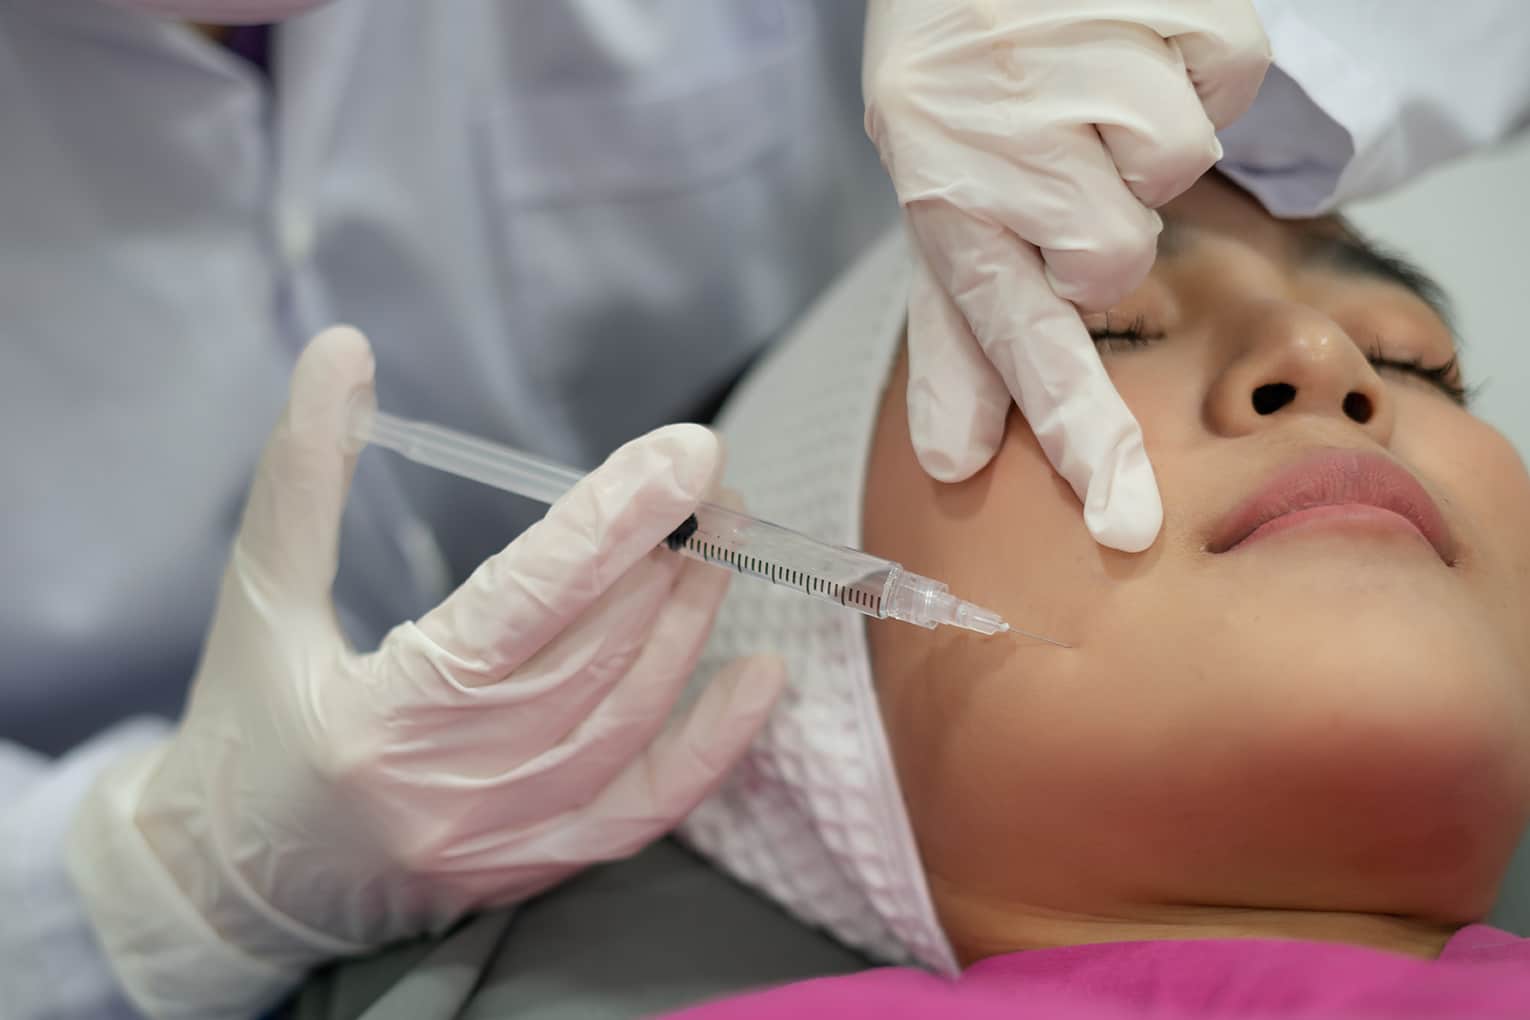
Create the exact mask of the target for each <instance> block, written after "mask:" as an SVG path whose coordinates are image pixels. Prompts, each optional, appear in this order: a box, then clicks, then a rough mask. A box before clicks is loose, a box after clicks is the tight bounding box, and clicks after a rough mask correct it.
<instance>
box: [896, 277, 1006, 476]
mask: <svg viewBox="0 0 1530 1020" xmlns="http://www.w3.org/2000/svg"><path fill="white" fill-rule="evenodd" d="M913 257H914V271H913V276H912V279H911V281H910V284H909V293H908V426H909V436H910V438H911V439H912V440H913V444H914V452H915V454H916V455H917V456H918V458H919V463H920V465H921V466H922V467H923V468H924V470H925V472H926V473H927V474H928V475H929V476H930V477H931V478H934V479H935V480H936V481H941V482H960V481H962V480H964V479H967V478H970V477H971V476H972V475H974V474H976V473H977V472H978V471H979V470H981V469H982V468H983V466H984V465H985V464H987V463H988V462H989V460H991V459H992V458H993V455H994V454H995V453H996V452H997V451H998V449H999V444H1000V442H1002V441H1003V439H1004V422H1005V420H1006V419H1007V418H1008V417H1009V408H1010V403H1011V399H1010V395H1009V390H1008V389H1006V388H1005V386H1004V380H1003V379H1002V378H1001V377H1000V376H999V373H998V372H997V371H995V370H994V367H993V365H991V364H989V361H988V358H987V357H985V356H984V354H983V350H982V348H981V347H979V346H978V342H977V339H976V338H975V337H973V335H972V330H971V328H969V327H968V325H967V320H966V319H965V318H963V317H962V313H961V311H960V310H959V309H958V308H957V307H956V305H955V304H954V303H953V302H952V301H951V298H950V297H949V296H947V294H946V292H945V291H944V290H942V289H941V288H940V286H939V285H938V284H937V283H936V282H935V280H934V278H933V277H932V276H931V275H930V270H929V267H928V266H926V265H925V263H924V258H923V256H922V255H920V253H919V251H918V250H917V248H916V249H915V250H914V252H913Z"/></svg>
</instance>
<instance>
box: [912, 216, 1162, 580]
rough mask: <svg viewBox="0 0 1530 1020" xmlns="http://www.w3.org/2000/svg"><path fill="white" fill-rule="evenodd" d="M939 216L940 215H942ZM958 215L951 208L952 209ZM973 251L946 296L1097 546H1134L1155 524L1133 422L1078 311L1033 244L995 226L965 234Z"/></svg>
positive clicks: (1146, 466)
mask: <svg viewBox="0 0 1530 1020" xmlns="http://www.w3.org/2000/svg"><path fill="white" fill-rule="evenodd" d="M942 215H943V214H942ZM952 215H955V216H960V215H961V214H960V213H954V212H953V213H952ZM967 243H969V244H970V245H972V247H973V249H974V250H975V251H977V252H979V253H980V254H979V255H978V256H977V257H978V258H979V259H980V261H979V262H978V263H977V265H976V266H975V268H974V269H972V270H964V271H963V272H962V273H961V274H960V276H961V278H963V279H966V280H968V281H969V282H970V284H971V285H970V286H969V287H968V288H967V289H966V290H964V291H961V292H959V293H956V294H954V295H953V296H954V297H955V299H956V302H957V304H958V307H960V309H961V311H962V313H963V314H964V315H965V316H966V318H967V319H968V321H969V322H973V323H974V324H975V325H976V324H977V323H981V328H980V329H976V328H975V329H974V333H975V334H976V335H977V336H978V337H979V339H980V341H981V342H982V344H983V352H984V354H986V355H987V357H988V359H989V361H990V362H992V363H993V365H994V367H995V368H996V369H997V370H998V372H999V374H1000V375H1001V376H1002V377H1003V379H1004V382H1005V385H1006V386H1007V387H1008V389H1009V392H1010V393H1011V394H1012V395H1013V396H1014V398H1015V402H1016V403H1017V404H1019V405H1020V412H1021V413H1022V414H1023V415H1025V420H1026V423H1027V424H1029V425H1030V427H1031V431H1032V432H1033V433H1034V434H1035V436H1036V440H1037V442H1039V443H1040V444H1041V448H1042V450H1043V451H1044V452H1045V453H1046V455H1047V459H1048V460H1049V461H1051V463H1052V466H1053V467H1054V468H1056V470H1057V473H1058V474H1060V475H1061V476H1062V477H1063V478H1064V479H1066V480H1067V482H1068V484H1070V485H1071V486H1072V487H1073V491H1074V492H1075V493H1076V494H1077V495H1078V497H1079V499H1080V501H1082V503H1083V504H1084V522H1085V524H1086V525H1088V527H1089V531H1090V533H1091V534H1093V535H1094V537H1095V539H1096V540H1097V541H1099V542H1100V543H1101V544H1102V545H1107V546H1110V547H1111V548H1113V549H1121V550H1124V551H1127V552H1140V551H1141V550H1143V549H1146V548H1147V547H1148V546H1149V545H1151V544H1152V543H1153V539H1154V538H1156V537H1157V535H1158V529H1159V527H1160V525H1161V524H1162V523H1163V504H1162V502H1161V501H1160V499H1159V495H1158V484H1157V481H1156V480H1155V478H1154V476H1153V468H1152V465H1151V464H1150V463H1149V461H1148V457H1147V451H1146V449H1145V447H1144V446H1143V441H1142V430H1141V428H1140V427H1139V426H1138V424H1137V420H1136V418H1135V417H1133V415H1132V413H1131V411H1130V409H1128V408H1127V406H1126V403H1125V402H1124V401H1123V400H1122V399H1121V396H1120V394H1118V393H1117V392H1116V388H1115V385H1114V384H1113V383H1112V382H1111V380H1110V376H1109V375H1108V374H1107V373H1106V371H1105V366H1104V365H1103V364H1102V363H1101V362H1100V356H1099V353H1098V352H1097V351H1096V350H1095V347H1094V343H1093V341H1092V340H1091V339H1090V337H1089V333H1088V331H1087V330H1086V329H1085V328H1084V325H1083V322H1082V321H1080V319H1079V316H1078V311H1077V309H1075V308H1074V307H1073V306H1072V305H1071V304H1069V303H1068V302H1067V301H1064V300H1063V299H1061V298H1059V297H1058V296H1057V295H1056V294H1055V293H1053V291H1052V289H1051V288H1050V287H1049V286H1047V285H1045V283H1043V282H1040V281H1041V275H1042V274H1041V272H1040V269H1041V267H1040V259H1039V256H1038V255H1037V253H1036V251H1035V250H1034V249H1033V248H1031V247H1030V246H1029V245H1027V244H1025V243H1024V242H1023V241H1020V240H1019V239H1018V238H1016V237H1015V236H1014V235H1013V234H1010V233H1009V232H1008V231H1005V230H1004V229H1003V228H1001V227H999V226H996V225H991V224H990V225H988V226H987V227H986V233H982V234H979V233H969V234H968V242H967Z"/></svg>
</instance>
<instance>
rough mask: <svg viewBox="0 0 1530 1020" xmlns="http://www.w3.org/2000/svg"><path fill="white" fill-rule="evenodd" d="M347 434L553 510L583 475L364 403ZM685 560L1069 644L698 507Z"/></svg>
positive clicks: (846, 552) (909, 617)
mask: <svg viewBox="0 0 1530 1020" xmlns="http://www.w3.org/2000/svg"><path fill="white" fill-rule="evenodd" d="M351 437H352V439H354V440H355V441H356V442H357V445H358V447H359V446H360V445H361V444H364V443H373V444H375V445H377V446H381V447H384V448H386V449H389V450H393V451H394V452H395V453H399V454H402V455H403V456H404V457H406V458H408V459H409V460H412V461H414V462H416V463H418V464H424V465H425V466H427V467H432V468H435V469H437V470H439V471H445V472H447V473H448V474H453V475H458V476H460V477H462V478H469V479H472V480H473V481H476V482H482V483H483V484H485V485H489V486H492V487H494V488H496V489H503V490H504V491H506V492H513V493H516V494H517V495H521V496H525V497H527V498H529V499H534V500H536V501H538V502H540V503H548V504H551V503H553V502H555V501H556V500H557V499H558V497H559V496H561V495H563V494H564V493H565V492H567V491H568V490H569V489H570V488H572V487H573V486H574V484H575V483H576V482H578V481H579V479H580V478H581V477H583V476H582V475H581V474H580V473H579V472H577V471H575V470H573V469H572V468H566V467H563V466H562V465H559V464H555V463H553V462H552V461H549V460H544V459H543V458H541V457H537V456H534V455H532V454H529V453H523V452H522V451H520V450H516V449H513V448H512V447H509V446H503V445H501V444H499V443H494V442H490V441H489V440H486V439H479V438H477V437H475V436H470V435H466V434H465V433H461V432H457V431H455V430H453V429H448V428H444V427H442V426H440V425H432V424H429V423H427V422H419V421H410V420H409V419H406V418H398V417H395V416H394V415H391V414H388V413H387V412H386V411H382V410H380V409H378V408H377V406H376V404H375V403H373V402H371V401H367V402H366V403H364V404H358V405H357V406H356V407H355V408H353V409H352V415H351ZM665 544H666V545H668V546H669V547H670V548H671V549H673V550H675V551H676V552H678V553H680V554H681V555H683V556H689V557H691V558H692V559H698V560H703V561H705V562H707V563H715V564H718V565H720V566H723V567H727V568H728V569H730V570H733V571H734V572H736V573H739V574H745V575H747V576H749V577H757V578H761V579H762V580H766V581H769V582H771V583H772V584H777V585H781V586H782V587H785V588H790V589H792V590H793V591H798V592H801V593H802V594H804V595H811V596H812V597H814V598H817V599H823V600H825V601H828V602H834V603H837V604H839V605H841V606H844V607H845V608H846V609H853V610H855V611H856V612H859V613H864V614H865V615H867V616H871V617H875V618H877V619H893V620H902V621H904V622H905V623H913V624H917V625H918V626H920V627H926V628H933V627H935V626H936V625H937V624H946V625H949V626H953V627H962V628H965V629H966V630H971V631H976V632H977V633H979V634H1003V633H1005V632H1007V631H1009V632H1013V633H1015V634H1017V635H1023V636H1025V637H1029V638H1034V639H1036V640H1037V641H1045V642H1047V643H1048V644H1053V645H1057V646H1059V647H1062V648H1067V647H1069V646H1068V645H1065V644H1063V643H1062V642H1061V641H1054V640H1053V639H1051V638H1049V637H1043V636H1042V635H1040V634H1032V633H1030V632H1028V631H1023V630H1020V629H1018V628H1012V627H1011V626H1010V625H1009V624H1007V623H1005V622H1004V620H1003V619H1001V618H1000V616H999V615H998V614H997V613H995V612H993V611H992V610H990V609H984V608H983V607H981V606H977V605H973V604H972V603H971V602H965V601H963V600H961V599H959V598H957V597H956V596H955V595H953V594H951V592H950V590H949V588H948V587H947V586H946V584H945V583H944V582H942V581H936V580H934V579H933V578H929V577H923V576H921V575H919V574H916V573H914V572H913V571H910V570H905V569H903V567H902V566H900V565H899V564H897V563H894V562H893V561H892V560H885V559H882V558H881V557H878V556H871V555H869V554H867V553H864V552H861V551H860V550H858V549H851V548H848V547H846V546H838V545H830V544H829V543H827V542H820V541H818V540H817V539H814V538H809V537H808V536H807V535H803V534H801V533H799V532H796V531H792V530H791V529H790V528H783V527H781V526H780V525H776V524H771V523H770V522H768V521H762V520H760V519H759V518H757V517H751V516H749V515H748V514H743V513H739V512H737V511H735V510H729V509H728V508H727V507H722V506H718V505H717V504H715V503H702V504H701V505H700V506H698V507H697V508H696V512H695V513H694V514H693V515H692V516H691V517H690V518H689V519H687V520H686V521H685V522H684V523H683V524H681V525H680V527H678V528H676V529H675V530H674V532H673V533H671V534H670V536H669V537H668V538H667V539H666V540H665Z"/></svg>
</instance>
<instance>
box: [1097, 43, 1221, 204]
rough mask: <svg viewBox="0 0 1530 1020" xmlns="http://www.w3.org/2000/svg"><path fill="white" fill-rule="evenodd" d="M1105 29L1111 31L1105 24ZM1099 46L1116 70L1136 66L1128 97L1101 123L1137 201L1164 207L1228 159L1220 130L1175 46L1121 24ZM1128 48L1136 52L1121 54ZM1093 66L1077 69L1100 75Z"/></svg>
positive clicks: (1117, 98)
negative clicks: (1106, 52)
mask: <svg viewBox="0 0 1530 1020" xmlns="http://www.w3.org/2000/svg"><path fill="white" fill-rule="evenodd" d="M1098 31H1100V32H1101V33H1104V32H1105V31H1106V28H1105V26H1101V27H1100V28H1099V29H1098ZM1111 36H1112V37H1111V38H1106V39H1098V40H1096V41H1095V45H1096V46H1097V47H1099V48H1101V49H1102V50H1104V51H1108V52H1111V54H1112V55H1111V57H1110V62H1111V65H1112V66H1115V65H1116V64H1117V63H1123V64H1124V63H1127V62H1128V61H1129V63H1130V66H1131V81H1132V87H1131V90H1130V91H1129V92H1126V93H1122V94H1118V95H1112V96H1111V97H1110V99H1111V101H1110V103H1109V105H1108V106H1107V107H1106V109H1107V110H1108V112H1107V113H1102V114H1101V116H1100V117H1099V119H1098V120H1097V121H1096V123H1095V127H1096V129H1097V130H1098V131H1099V133H1100V140H1101V141H1102V142H1104V144H1105V148H1106V149H1107V150H1108V151H1109V153H1110V158H1111V161H1112V162H1113V163H1115V166H1116V172H1117V174H1118V175H1119V176H1120V178H1121V180H1123V181H1125V182H1126V185H1127V187H1128V188H1130V189H1131V193H1132V194H1133V195H1134V196H1136V198H1137V200H1138V201H1139V202H1141V203H1142V204H1143V205H1145V206H1147V207H1148V208H1150V209H1154V208H1157V207H1158V206H1161V205H1163V204H1164V203H1165V202H1167V201H1169V200H1170V199H1172V198H1174V197H1176V196H1177V195H1179V194H1181V193H1182V192H1184V191H1185V189H1186V188H1188V187H1190V185H1192V184H1194V183H1195V182H1196V181H1197V180H1199V179H1200V177H1201V175H1202V174H1204V173H1205V172H1206V171H1207V170H1209V169H1211V167H1212V166H1213V165H1214V164H1215V163H1216V161H1217V160H1218V159H1220V158H1221V157H1222V146H1221V144H1220V143H1219V142H1218V141H1217V135H1216V129H1215V128H1214V127H1212V124H1211V121H1210V120H1208V119H1207V118H1206V112H1205V111H1204V110H1203V109H1202V108H1201V100H1200V97H1199V96H1198V95H1196V92H1195V88H1194V86H1193V85H1192V84H1191V82H1190V78H1189V77H1188V76H1187V75H1186V73H1185V65H1184V61H1183V60H1181V59H1180V55H1179V50H1178V48H1177V47H1176V46H1174V44H1173V43H1171V42H1165V41H1164V40H1163V39H1162V38H1160V37H1159V36H1157V35H1156V34H1154V33H1153V32H1151V31H1148V30H1145V29H1143V28H1141V27H1140V26H1135V25H1125V24H1120V25H1116V26H1114V27H1113V30H1112V32H1111ZM1118 50H1124V51H1128V52H1129V54H1130V55H1129V56H1127V54H1126V53H1117V52H1115V51H1118ZM1096 70H1097V69H1096V68H1095V67H1094V66H1093V65H1090V66H1086V67H1081V68H1078V71H1079V73H1081V74H1086V75H1093V74H1095V73H1096Z"/></svg>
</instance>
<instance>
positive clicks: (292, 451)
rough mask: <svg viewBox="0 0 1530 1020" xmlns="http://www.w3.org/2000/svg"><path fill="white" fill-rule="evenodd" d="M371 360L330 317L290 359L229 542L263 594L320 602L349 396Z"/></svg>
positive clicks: (346, 467) (345, 447) (331, 563)
mask: <svg viewBox="0 0 1530 1020" xmlns="http://www.w3.org/2000/svg"><path fill="white" fill-rule="evenodd" d="M374 368H375V364H374V362H373V359H372V348H371V346H370V345H369V344H368V343H367V339H366V337H365V336H363V335H362V334H361V332H360V331H359V330H356V329H354V328H352V327H350V326H335V327H333V328H330V329H327V330H325V331H324V332H322V333H320V334H319V335H318V336H316V337H314V338H313V340H312V341H311V342H310V343H309V344H308V346H307V348H305V349H304V351H303V353H302V355H301V356H300V357H299V358H298V361H297V367H296V368H294V369H293V372H292V385H291V389H290V392H289V396H288V399H287V407H286V410H284V411H283V412H282V416H281V419H280V421H278V422H277V425H276V428H275V429H274V430H273V431H272V433H271V438H270V440H269V441H268V442H267V444H266V448H265V452H264V453H263V454H262V455H261V458H260V465H259V467H258V468H257V469H256V471H255V478H254V481H253V482H252V483H251V486H250V494H249V497H248V499H247V500H246V501H245V507H244V519H243V522H242V523H241V525H240V528H239V536H238V538H237V540H236V541H235V544H234V553H233V555H234V559H235V566H237V568H238V569H239V570H240V572H241V574H242V575H243V577H244V579H245V581H246V583H249V584H255V585H259V586H261V587H262V588H264V589H265V591H266V593H267V594H268V595H269V596H270V597H271V598H273V599H280V600H284V601H286V602H288V603H290V604H292V605H294V606H306V607H308V608H310V609H317V608H319V607H327V606H328V604H329V592H330V587H331V586H332V585H333V584H334V580H335V567H336V563H337V561H338V556H339V541H340V516H341V513H342V512H343V510H344V509H345V497H346V494H347V492H349V491H350V485H351V475H352V473H353V472H354V469H355V466H356V456H355V453H354V452H353V451H352V450H351V444H350V440H349V435H348V431H347V429H348V427H349V424H350V415H349V411H350V405H351V400H352V398H353V397H354V396H355V395H356V394H358V393H370V391H371V389H372V376H373V372H374Z"/></svg>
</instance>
